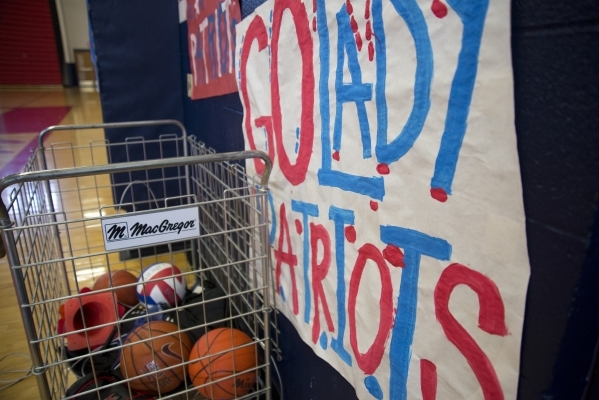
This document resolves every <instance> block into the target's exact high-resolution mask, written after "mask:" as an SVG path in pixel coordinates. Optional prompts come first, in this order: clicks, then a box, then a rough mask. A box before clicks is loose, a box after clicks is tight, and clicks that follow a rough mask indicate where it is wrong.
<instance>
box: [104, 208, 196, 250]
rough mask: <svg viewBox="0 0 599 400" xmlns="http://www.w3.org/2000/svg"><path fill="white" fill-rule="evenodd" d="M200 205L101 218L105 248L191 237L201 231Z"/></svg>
mask: <svg viewBox="0 0 599 400" xmlns="http://www.w3.org/2000/svg"><path fill="white" fill-rule="evenodd" d="M198 221H199V214H198V208H197V207H187V208H178V209H175V210H168V209H167V210H165V211H156V212H152V213H147V214H136V215H130V216H121V217H111V218H104V219H102V234H103V237H104V247H105V249H106V251H111V250H121V249H128V248H131V247H141V246H148V245H152V244H157V243H165V242H173V241H178V240H184V239H189V238H192V237H196V236H198V235H199V234H200V228H199V222H198Z"/></svg>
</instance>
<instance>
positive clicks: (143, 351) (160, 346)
mask: <svg viewBox="0 0 599 400" xmlns="http://www.w3.org/2000/svg"><path fill="white" fill-rule="evenodd" d="M149 338H155V339H152V340H149V341H146V342H142V340H144V339H149ZM138 342H139V343H138ZM129 345H130V346H129ZM190 349H191V340H190V339H189V337H188V336H187V334H186V333H185V332H178V328H177V325H175V324H173V323H171V322H166V321H151V322H150V323H149V324H148V323H145V324H143V325H141V326H138V327H137V328H135V329H133V330H132V331H131V332H130V333H129V336H127V340H126V341H125V343H124V344H123V350H122V352H121V374H122V375H123V378H125V379H127V378H134V377H136V376H139V375H143V374H147V373H149V372H155V373H154V374H151V375H148V376H142V377H140V378H137V379H134V380H132V381H130V382H128V383H129V385H130V386H131V389H133V390H137V391H140V392H146V393H151V394H158V393H160V394H165V393H168V392H170V391H172V390H175V389H176V388H177V387H178V386H179V385H180V384H181V383H182V382H183V381H184V380H185V365H180V364H183V363H184V362H186V361H187V360H188V359H189V351H190ZM169 367H173V368H169Z"/></svg>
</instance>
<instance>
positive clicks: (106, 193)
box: [0, 121, 276, 399]
mask: <svg viewBox="0 0 599 400" xmlns="http://www.w3.org/2000/svg"><path fill="white" fill-rule="evenodd" d="M164 125H166V126H170V127H171V129H173V130H175V131H176V133H168V134H164V135H161V136H160V137H159V139H156V140H146V139H144V138H143V137H133V138H128V139H127V140H125V141H124V142H122V143H109V142H107V141H105V140H85V139H81V140H80V138H84V137H85V135H86V134H88V133H89V132H90V131H92V130H94V129H100V130H101V129H122V128H129V129H131V128H135V129H145V128H152V127H155V126H164ZM58 131H75V132H76V134H77V135H76V136H75V137H76V138H78V141H80V143H73V142H59V143H53V144H51V145H45V143H44V142H45V141H47V140H46V139H47V138H46V137H47V136H48V134H50V133H52V132H58ZM39 143H40V146H39V148H38V149H37V150H36V152H35V153H34V155H33V156H32V157H31V159H30V160H29V162H28V164H27V166H26V168H25V172H23V173H21V174H16V175H10V176H7V177H5V178H3V179H2V180H0V191H5V189H7V188H10V190H6V192H7V193H3V194H4V198H5V201H4V202H3V203H2V204H1V206H0V229H2V234H3V240H4V249H5V250H6V254H7V257H8V261H9V264H10V268H11V274H12V277H13V281H14V285H15V289H16V293H17V297H18V301H19V304H20V306H21V315H22V318H23V323H24V327H25V331H26V334H27V340H28V342H29V346H30V351H31V356H32V360H33V364H34V373H35V374H36V376H37V383H38V387H39V390H40V395H41V397H42V398H44V399H55V398H104V397H103V396H105V394H106V393H112V392H111V391H114V392H116V391H118V390H121V391H124V392H127V394H128V396H129V397H133V396H142V397H141V398H143V396H144V395H145V396H150V395H151V396H153V397H160V398H190V399H193V398H198V397H199V398H201V396H202V395H203V396H206V397H208V398H210V397H214V398H218V397H219V396H221V397H222V395H221V394H220V392H219V391H220V390H225V391H227V392H228V393H230V392H232V394H231V396H230V397H235V398H270V395H271V393H270V389H271V386H270V365H271V346H272V345H271V339H270V333H271V331H273V332H275V333H276V326H275V327H274V329H271V328H272V326H273V325H272V324H273V322H272V321H271V310H272V307H271V306H270V301H271V300H270V299H269V297H270V296H271V295H272V292H271V290H272V288H271V283H270V282H271V280H270V260H269V251H268V246H269V244H268V234H267V222H268V215H267V211H268V199H267V190H268V189H267V182H268V174H269V171H270V168H267V172H265V173H264V175H263V176H262V177H259V178H258V179H259V180H257V179H254V178H253V177H249V176H247V175H246V173H245V170H244V168H243V167H242V165H241V163H240V161H241V160H245V159H248V158H255V157H258V158H261V159H263V160H264V161H265V162H266V164H267V165H268V166H270V160H269V159H268V157H267V156H266V155H265V154H264V153H260V152H237V153H225V154H217V153H215V152H214V151H212V150H211V149H209V148H207V147H206V146H205V145H203V144H202V143H201V142H199V141H197V140H196V139H195V138H194V137H187V136H186V133H185V130H184V128H183V126H182V125H181V124H180V123H178V122H177V121H153V122H135V123H122V124H121V123H120V124H101V125H85V126H82V125H80V126H59V127H51V128H48V129H47V130H45V131H43V132H42V133H41V134H40V139H39ZM115 154H118V155H119V159H123V158H124V159H126V160H127V162H125V163H117V164H114V163H111V159H112V158H113V156H114V155H115ZM173 212H174V213H179V214H177V215H192V216H194V215H195V216H197V223H198V226H197V229H196V230H195V231H193V232H192V236H186V237H185V238H184V240H182V239H173V238H171V237H170V236H168V235H166V234H165V235H166V236H160V235H161V233H160V232H158V231H160V229H162V228H157V229H158V230H157V231H156V234H155V235H154V237H153V238H152V239H151V240H152V241H151V242H148V243H145V242H144V243H143V244H139V243H140V242H135V241H130V242H126V241H124V240H125V239H123V237H124V236H123V237H120V239H119V240H121V242H122V243H121V242H119V243H118V244H116V245H115V244H114V243H112V242H111V243H112V244H110V246H108V244H107V243H108V242H107V240H108V239H107V238H108V236H107V234H106V232H107V231H108V227H112V225H115V227H116V225H117V222H118V223H120V222H119V221H121V220H123V218H125V219H127V220H129V219H130V218H138V219H139V220H140V221H142V222H143V221H152V220H154V219H156V218H162V216H163V215H167V214H164V213H173ZM168 215H174V214H168ZM190 218H191V217H190ZM148 224H149V223H148ZM148 224H145V225H147V226H149V227H150V228H151V226H150V225H148ZM174 224H175V223H174V222H173V223H172V224H171V225H172V227H174V228H173V231H176V226H175V225H174ZM139 226H141V225H139ZM160 226H162V225H160ZM165 226H167V225H165ZM182 226H183V225H182ZM194 227H195V225H194ZM130 228H131V227H129V228H127V229H128V230H127V232H128V235H129V236H130V237H128V238H127V240H129V239H131V240H133V234H132V232H133V230H132V229H133V228H131V229H130ZM150 228H148V227H146V228H145V229H146V230H147V229H150ZM114 229H116V228H114ZM123 229H124V228H123ZM136 229H137V228H136ZM169 229H170V228H169ZM182 229H183V228H180V229H179V231H181V230H182ZM190 229H191V228H190ZM150 230H151V229H150ZM119 232H124V231H118V232H117V233H119ZM165 232H167V228H165ZM149 236H152V235H151V234H149ZM115 237H116V236H115ZM112 239H114V237H113V238H112ZM112 239H110V240H112ZM115 240H116V239H115ZM135 240H137V239H135ZM144 240H145V239H144ZM115 243H116V242H115ZM127 243H133V244H134V245H130V244H127ZM114 246H116V247H114ZM119 246H120V247H119ZM156 263H163V264H164V265H169V266H170V267H164V266H163V264H161V268H162V270H161V271H162V272H160V273H158V274H156V275H147V274H148V273H149V272H148V267H149V266H150V265H155V264H156ZM174 266H176V267H174ZM117 271H127V272H129V273H131V274H132V275H133V276H134V277H138V278H137V280H134V281H131V280H129V281H126V282H124V281H120V280H119V279H120V278H117V276H118V275H123V276H124V275H125V274H124V273H121V272H117ZM144 271H145V273H144ZM161 274H162V275H161ZM165 274H166V275H165ZM100 282H103V284H102V285H100ZM123 282H124V283H123ZM119 285H120V286H119ZM165 285H166V286H165ZM181 287H183V288H186V291H185V292H181V290H183V289H181ZM88 288H91V289H93V290H91V291H88ZM156 288H157V289H156ZM192 289H193V290H192ZM154 290H157V292H154ZM133 292H135V293H136V294H137V298H138V300H140V304H139V305H136V306H132V304H130V303H129V304H124V303H123V300H122V298H121V297H119V296H121V294H122V293H127V294H129V295H131V294H132V293H133ZM168 296H171V297H168ZM192 298H193V301H191V300H189V299H192ZM165 299H167V300H166V301H164V300H165ZM168 299H171V300H172V301H170V300H168ZM173 299H174V300H173ZM161 301H163V302H162V303H161ZM154 303H156V304H154ZM215 309H217V310H218V312H216V311H214V310H215ZM190 315H191V316H193V318H195V319H194V321H195V322H194V325H189V323H187V324H185V323H184V322H185V318H183V317H184V316H190ZM209 316H210V318H211V319H209V318H208V317H209ZM198 318H200V319H199V320H198ZM202 318H203V320H202ZM167 324H171V325H168V326H170V328H169V329H171V328H172V330H167V331H165V330H164V329H162V328H160V329H158V327H166V326H167ZM215 327H219V328H216V329H224V331H222V332H225V333H224V335H225V336H227V335H231V332H237V331H241V332H243V335H245V336H244V337H246V338H249V339H247V340H246V341H244V342H243V343H237V342H235V341H231V340H229V342H230V343H229V347H227V344H226V343H225V344H224V345H222V346H221V345H219V346H217V344H216V343H220V342H217V341H215V342H214V343H208V345H209V346H208V349H207V353H206V352H204V353H202V351H199V352H196V353H194V350H191V355H187V352H188V350H190V349H187V347H189V346H188V345H187V340H186V339H185V340H184V338H185V337H196V336H200V334H201V335H204V334H208V333H209V332H210V331H212V330H214V329H215ZM165 329H166V328H165ZM232 329H233V330H234V331H232ZM218 332H221V331H218ZM207 337H211V336H210V335H209V336H207ZM221 339H222V335H221ZM219 340H220V339H219ZM200 341H201V339H200V340H197V342H200ZM164 343H166V344H168V345H169V346H170V347H169V346H167V347H166V348H165V347H164V346H162V347H160V346H159V344H164ZM169 343H170V344H169ZM190 343H191V339H190ZM191 345H192V346H193V343H191ZM210 346H213V347H214V348H213V349H212V348H211V347H210ZM217 347H218V349H217ZM184 348H185V349H184ZM144 349H145V350H144ZM165 349H166V350H165ZM169 349H171V350H173V349H174V350H173V351H171V352H170V356H172V358H174V359H175V361H172V360H171V361H165V359H166V356H165V355H164V354H167V355H169V354H168V351H170V350H169ZM247 349H254V350H253V353H252V352H251V351H250V356H248V355H247V354H246V355H243V354H245V353H248V351H246V350H247ZM275 350H276V348H275ZM164 352H166V353H164ZM244 352H245V353H244ZM142 355H143V357H146V358H147V359H144V358H143V357H142ZM252 355H253V356H252ZM242 356H243V357H242ZM128 357H129V358H128ZM177 357H178V359H177ZM194 357H195V358H194ZM252 358H253V359H252ZM217 359H220V360H221V361H222V360H228V361H229V364H231V365H230V367H231V368H229V369H228V370H227V371H228V372H222V371H221V370H219V371H216V366H217V365H218V366H219V368H220V369H222V365H221V364H219V362H220V361H219V362H217V361H216V360H217ZM249 359H251V360H249ZM144 360H145V361H144ZM248 360H249V361H248ZM242 361H243V362H242ZM246 361H247V363H246ZM198 363H200V364H199V365H201V368H200V369H201V370H202V371H201V372H198V373H196V371H197V370H198V368H197V365H198ZM244 363H245V364H244ZM120 364H122V365H120ZM242 364H243V366H242ZM246 364H247V365H246ZM192 365H195V367H192ZM190 372H192V373H194V374H196V376H191V374H190ZM86 375H87V377H86V378H84V379H87V382H88V383H87V384H85V385H83V388H82V389H81V388H80V389H78V390H79V392H77V393H76V394H75V392H73V390H74V388H75V386H76V385H77V384H80V383H81V382H82V376H86ZM106 376H114V377H111V378H110V379H108V378H106ZM200 378H201V379H200ZM166 381H168V382H170V383H169V384H168V385H167V386H168V387H167V386H161V385H162V383H161V382H166ZM152 385H153V386H152ZM79 386H80V385H79ZM140 387H142V388H141V389H140ZM85 395H87V396H89V397H81V396H85ZM148 398H149V397H148Z"/></svg>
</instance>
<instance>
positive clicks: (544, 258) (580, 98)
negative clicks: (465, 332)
mask: <svg viewBox="0 0 599 400" xmlns="http://www.w3.org/2000/svg"><path fill="white" fill-rule="evenodd" d="M512 33H513V35H512V53H513V67H514V88H515V106H516V107H515V111H516V131H517V135H518V152H519V155H520V167H521V172H522V186H523V190H524V193H523V194H524V207H525V212H526V230H527V239H528V251H529V256H530V266H531V277H530V284H529V291H528V298H527V305H526V317H525V321H524V334H523V340H522V357H521V368H520V372H521V376H520V385H519V398H520V399H532V398H535V399H538V398H546V399H580V398H581V397H582V394H583V391H584V389H585V386H586V384H587V379H586V378H587V374H588V373H589V370H590V367H591V362H592V359H593V354H594V350H595V345H596V344H597V338H598V336H599V318H598V317H597V310H599V290H597V285H598V283H599V254H598V252H599V249H598V247H597V246H598V245H599V243H598V242H599V220H598V218H597V206H598V204H597V201H598V198H599V173H598V171H599V135H598V134H597V126H599V112H598V110H599V108H598V101H599V100H598V99H599V67H598V65H599V51H597V49H598V48H599V3H598V2H597V1H592V0H583V1H576V2H567V1H558V0H549V1H544V0H522V1H514V2H513V3H512Z"/></svg>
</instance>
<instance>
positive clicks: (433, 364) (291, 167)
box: [236, 0, 530, 400]
mask: <svg viewBox="0 0 599 400" xmlns="http://www.w3.org/2000/svg"><path fill="white" fill-rule="evenodd" d="M509 18H510V9H509V3H508V2H494V3H489V2H488V0H468V1H466V0H447V4H446V3H444V2H443V1H442V0H433V1H432V2H426V1H418V2H416V1H415V0H346V1H341V0H328V1H325V0H312V1H305V2H302V1H300V0H276V1H274V0H267V2H266V3H265V4H263V5H262V6H260V7H259V8H257V9H256V11H255V12H254V14H252V15H250V16H249V17H248V18H246V19H244V20H243V21H242V22H241V23H239V24H238V26H237V44H236V52H237V57H236V59H237V61H236V73H237V80H238V85H239V91H240V96H241V101H242V104H243V107H244V113H245V114H244V121H243V130H244V135H245V140H246V147H248V148H251V149H256V148H257V149H260V150H264V151H266V152H268V154H269V155H270V157H271V158H272V159H273V162H274V166H275V168H274V170H273V174H272V175H271V177H272V178H271V184H270V187H271V190H272V197H271V198H270V210H271V215H270V220H271V227H270V241H271V244H272V248H273V257H272V259H273V264H274V275H275V278H274V280H275V284H276V288H277V293H278V295H277V302H278V306H279V308H280V309H281V311H282V312H283V313H285V315H286V316H287V317H288V318H289V319H290V320H291V321H292V322H293V323H294V325H295V327H296V328H297V330H298V332H299V333H300V335H301V337H302V338H303V340H304V341H306V342H307V343H309V344H311V345H312V347H313V349H314V351H315V352H316V353H317V354H318V355H319V356H320V357H322V358H323V359H325V360H326V361H328V362H329V363H330V364H331V365H333V366H334V367H335V368H336V369H337V370H339V371H340V373H341V374H342V375H343V376H345V377H346V378H347V379H348V380H349V381H350V382H351V383H352V385H353V386H354V387H355V388H356V392H357V394H358V396H359V397H360V398H363V399H370V398H376V399H383V398H384V399H393V400H396V399H405V398H408V397H409V398H422V399H425V400H433V399H435V398H439V399H443V398H460V399H462V398H485V399H503V398H515V397H516V392H517V382H518V368H519V351H520V340H521V333H522V320H523V315H524V303H525V296H526V288H527V284H528V277H529V273H530V272H529V270H530V267H529V264H528V256H527V250H526V236H525V230H524V211H523V206H522V192H521V183H520V172H519V165H518V156H517V151H516V138H515V131H514V126H513V120H514V115H513V95H512V75H511V71H512V70H511V58H510V57H511V52H510V30H509ZM263 168H264V166H263V164H262V163H261V162H260V161H255V163H252V164H249V165H248V169H249V170H250V171H251V172H255V173H256V174H261V173H262V172H263Z"/></svg>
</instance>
